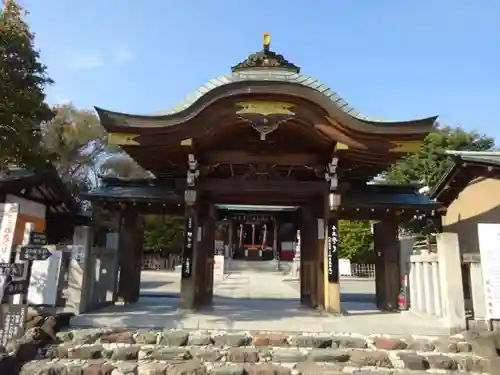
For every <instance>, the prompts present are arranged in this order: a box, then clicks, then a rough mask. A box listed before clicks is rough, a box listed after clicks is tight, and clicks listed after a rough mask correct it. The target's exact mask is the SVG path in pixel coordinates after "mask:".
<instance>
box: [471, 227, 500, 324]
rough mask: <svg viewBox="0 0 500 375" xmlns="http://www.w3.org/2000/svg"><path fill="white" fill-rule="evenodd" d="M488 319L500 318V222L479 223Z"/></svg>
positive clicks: (478, 229)
mask: <svg viewBox="0 0 500 375" xmlns="http://www.w3.org/2000/svg"><path fill="white" fill-rule="evenodd" d="M477 227H478V228H477V233H478V236H479V252H480V254H481V269H482V271H483V284H484V285H483V287H484V298H485V304H486V319H489V320H491V319H500V224H494V223H486V224H478V225H477Z"/></svg>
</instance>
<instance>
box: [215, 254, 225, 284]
mask: <svg viewBox="0 0 500 375" xmlns="http://www.w3.org/2000/svg"><path fill="white" fill-rule="evenodd" d="M223 279H224V255H215V256H214V281H222V280H223Z"/></svg>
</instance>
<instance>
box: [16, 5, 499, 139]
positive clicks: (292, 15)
mask: <svg viewBox="0 0 500 375" xmlns="http://www.w3.org/2000/svg"><path fill="white" fill-rule="evenodd" d="M23 3H24V4H25V5H26V6H27V8H28V10H29V11H30V13H31V14H30V16H29V23H30V25H31V27H32V29H33V30H34V31H35V32H36V45H37V47H38V48H39V49H40V50H41V55H42V59H43V62H44V63H45V64H47V65H48V68H49V72H50V74H51V76H52V78H53V79H54V80H55V81H56V83H55V84H54V85H53V86H52V87H51V88H50V89H49V90H48V100H49V101H50V102H51V103H61V102H66V101H72V102H73V103H74V104H75V105H76V106H78V107H83V108H91V107H92V106H94V105H96V106H100V107H104V108H107V109H111V110H116V111H123V112H132V113H151V112H156V111H160V110H164V109H167V108H169V107H170V106H172V105H174V104H175V103H176V102H178V101H180V100H181V99H182V98H183V97H184V96H186V95H187V94H189V92H190V91H192V90H194V89H196V88H197V87H198V86H199V85H200V84H202V83H204V82H205V81H207V80H209V79H211V78H214V77H216V76H218V75H221V74H225V73H228V72H229V71H230V66H231V65H234V64H236V63H237V62H239V61H241V60H243V59H244V58H245V57H246V56H247V55H248V54H249V53H252V52H255V51H257V50H259V49H260V48H261V39H262V38H261V35H262V32H265V31H268V32H270V33H271V35H272V49H273V50H275V51H276V52H279V53H282V54H283V55H284V56H285V57H286V58H287V59H288V60H290V61H292V62H294V63H295V64H297V65H299V66H301V68H302V73H304V74H307V75H311V76H313V77H316V78H319V79H321V80H322V81H323V82H324V83H325V84H327V85H329V86H330V88H332V89H333V90H334V91H337V92H338V93H339V94H340V95H341V96H342V97H343V98H344V99H345V100H347V102H348V103H349V104H351V105H352V106H354V107H355V108H357V109H358V110H359V111H361V113H362V114H363V115H366V116H370V117H375V118H380V119H384V120H404V119H413V118H420V117H425V116H430V115H434V114H438V115H440V121H441V122H444V123H448V124H452V125H461V126H464V127H465V128H467V129H475V130H479V131H481V132H484V133H487V134H489V135H492V136H495V137H496V138H497V143H499V142H498V140H499V139H500V127H499V126H498V124H497V122H498V121H499V119H500V106H499V105H498V102H499V98H500V65H499V63H500V1H498V0H490V1H486V0H475V1H471V0H468V1H466V0H454V1H451V0H418V1H409V0H378V1H374V0H356V1H353V0H351V1H346V0H344V1H335V0H321V1H320V0H317V1H301V0H295V1H292V0H286V1H285V0H273V1H266V0H253V1H239V2H238V1H229V0H211V1H207V0H183V1H172V0H142V1H132V0H86V1H81V0H47V1H40V0H24V1H23ZM311 4H313V5H311Z"/></svg>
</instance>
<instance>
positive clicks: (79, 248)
mask: <svg viewBox="0 0 500 375" xmlns="http://www.w3.org/2000/svg"><path fill="white" fill-rule="evenodd" d="M91 248H92V228H90V227H84V226H78V227H75V230H74V233H73V245H72V247H71V258H70V261H69V266H68V289H67V292H66V307H68V308H69V309H70V312H72V313H74V314H76V315H77V314H81V313H84V312H86V311H87V306H88V300H89V297H90V296H89V295H88V294H89V293H88V291H89V282H90V281H91V280H89V279H90V275H91V273H90V272H87V271H88V268H89V266H90V263H91V262H90V250H91Z"/></svg>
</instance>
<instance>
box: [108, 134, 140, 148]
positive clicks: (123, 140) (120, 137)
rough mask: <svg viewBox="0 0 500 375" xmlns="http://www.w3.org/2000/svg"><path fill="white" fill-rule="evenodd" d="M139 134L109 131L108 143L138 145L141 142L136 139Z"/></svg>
mask: <svg viewBox="0 0 500 375" xmlns="http://www.w3.org/2000/svg"><path fill="white" fill-rule="evenodd" d="M138 136H139V134H131V133H109V134H108V144H110V145H117V146H138V145H139V144H140V143H139V142H138V141H136V138H137V137H138Z"/></svg>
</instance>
